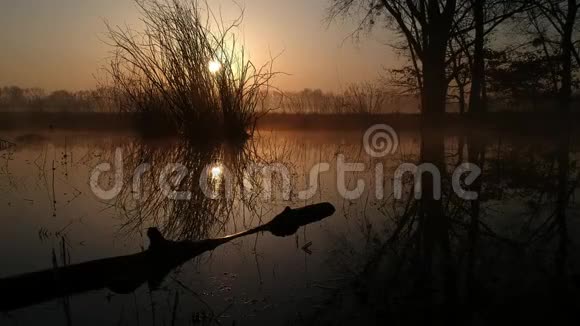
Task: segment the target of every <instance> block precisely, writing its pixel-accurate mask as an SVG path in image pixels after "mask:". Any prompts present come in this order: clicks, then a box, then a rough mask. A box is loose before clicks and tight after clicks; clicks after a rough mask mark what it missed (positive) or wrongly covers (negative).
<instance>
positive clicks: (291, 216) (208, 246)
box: [0, 203, 334, 311]
mask: <svg viewBox="0 0 580 326" xmlns="http://www.w3.org/2000/svg"><path fill="white" fill-rule="evenodd" d="M332 214H334V207H333V206H332V205H331V204H329V203H322V204H316V205H310V206H306V207H302V208H298V209H290V208H289V207H287V208H286V209H285V210H284V211H283V212H282V213H280V214H278V215H277V216H276V217H274V219H272V221H270V222H269V223H266V224H264V225H261V226H258V227H256V228H253V229H250V230H247V231H244V232H240V233H236V234H232V235H229V236H225V237H222V238H216V239H206V240H201V241H189V240H185V241H171V240H167V239H165V238H164V237H163V235H162V234H161V232H159V230H157V229H156V228H150V229H149V230H148V231H147V236H148V237H149V241H150V243H149V248H148V249H147V250H145V251H143V252H140V253H136V254H133V255H127V256H119V257H113V258H106V259H100V260H94V261H89V262H85V263H80V264H75V265H69V266H64V267H60V268H54V269H49V270H44V271H39V272H34V273H27V274H21V275H17V276H12V277H8V278H4V279H0V311H10V310H14V309H19V308H23V307H27V306H31V305H34V304H38V303H41V302H45V301H49V300H52V299H55V298H59V297H64V296H69V295H73V294H78V293H83V292H87V291H92V290H99V289H103V288H108V289H110V290H111V291H113V292H116V293H131V292H133V291H135V290H136V289H137V288H138V287H140V286H141V285H142V284H144V283H145V282H147V283H148V284H149V286H150V287H151V288H153V289H155V288H157V286H158V285H159V284H160V283H161V282H162V281H163V279H164V278H165V276H166V275H167V274H168V273H169V272H171V270H173V269H175V268H177V267H178V266H180V265H182V264H183V263H185V262H187V261H188V260H190V259H193V258H195V257H196V256H199V255H201V254H202V253H204V252H207V251H210V250H213V249H215V248H217V247H219V246H220V245H222V244H224V243H227V242H229V241H232V240H234V239H237V238H240V237H243V236H247V235H250V234H255V233H258V232H271V233H272V234H274V235H275V236H289V235H292V234H294V233H296V231H297V230H298V229H299V228H300V227H302V226H305V225H307V224H310V223H314V222H317V221H320V220H322V219H324V218H326V217H329V216H331V215H332Z"/></svg>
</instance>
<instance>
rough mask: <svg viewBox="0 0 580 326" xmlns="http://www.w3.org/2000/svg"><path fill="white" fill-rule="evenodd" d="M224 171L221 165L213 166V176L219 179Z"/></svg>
mask: <svg viewBox="0 0 580 326" xmlns="http://www.w3.org/2000/svg"><path fill="white" fill-rule="evenodd" d="M222 173H223V170H222V168H221V166H214V167H213V168H211V176H212V177H213V178H214V179H218V178H219V177H220V176H221V175H222Z"/></svg>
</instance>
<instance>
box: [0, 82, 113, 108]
mask: <svg viewBox="0 0 580 326" xmlns="http://www.w3.org/2000/svg"><path fill="white" fill-rule="evenodd" d="M115 110H118V109H117V105H116V104H115V103H114V101H113V97H112V96H111V91H110V90H109V89H107V88H97V89H94V90H83V91H76V92H70V91H66V90H57V91H53V92H46V91H45V90H43V89H41V88H21V87H18V86H5V87H1V88H0V111H9V112H71V113H73V112H113V111H115Z"/></svg>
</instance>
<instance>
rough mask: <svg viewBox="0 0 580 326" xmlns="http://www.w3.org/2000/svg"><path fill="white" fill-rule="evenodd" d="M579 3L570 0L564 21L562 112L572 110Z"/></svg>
mask: <svg viewBox="0 0 580 326" xmlns="http://www.w3.org/2000/svg"><path fill="white" fill-rule="evenodd" d="M577 12H578V5H577V4H576V0H568V13H567V15H566V21H565V23H564V26H563V27H564V28H563V33H562V40H561V45H560V46H561V49H562V54H561V60H562V72H561V74H562V76H561V77H562V84H561V86H560V87H561V88H560V110H561V113H562V114H567V113H568V111H569V110H570V97H571V96H572V47H573V46H574V45H573V43H572V34H573V32H574V24H575V22H576V14H577Z"/></svg>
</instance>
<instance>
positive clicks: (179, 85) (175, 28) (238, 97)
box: [107, 0, 274, 138]
mask: <svg viewBox="0 0 580 326" xmlns="http://www.w3.org/2000/svg"><path fill="white" fill-rule="evenodd" d="M135 3H136V4H137V5H138V6H139V9H140V13H141V16H142V20H143V22H144V24H145V29H144V30H143V31H135V30H132V29H129V28H121V27H113V26H108V29H109V39H110V43H111V45H112V46H113V49H114V50H113V51H114V59H113V60H112V62H111V64H110V66H109V67H108V69H107V71H108V73H109V76H110V77H111V79H112V83H113V87H114V89H115V91H116V93H117V98H118V99H119V102H120V105H121V110H122V111H124V112H137V113H140V114H143V115H144V116H145V117H146V118H149V119H153V120H152V123H151V124H150V126H151V127H152V126H153V125H163V124H165V125H167V124H169V125H170V126H171V127H172V128H175V130H176V131H177V132H178V133H180V134H197V135H206V136H207V137H222V136H226V137H229V136H232V137H233V138H240V137H241V138H245V137H247V135H248V133H249V132H250V133H251V132H252V131H253V127H254V124H255V122H256V119H257V118H258V114H257V112H256V108H257V106H258V105H259V104H260V103H261V102H262V100H263V98H264V96H265V95H266V94H267V90H268V87H269V82H270V79H271V78H272V77H273V76H274V73H273V72H272V70H271V63H268V64H266V65H264V66H261V67H256V66H254V64H252V62H251V61H249V59H248V57H247V54H246V52H245V50H244V47H243V45H241V44H239V41H238V38H237V37H236V34H235V30H236V28H237V27H238V26H239V24H240V23H241V21H242V16H243V14H242V15H240V17H238V19H237V20H235V21H234V22H233V23H231V25H224V23H223V21H222V20H220V17H216V16H215V15H214V14H213V13H212V12H211V11H210V9H209V7H208V5H207V4H205V5H204V2H202V1H198V0H192V1H183V0H167V1H163V0H159V1H158V0H135ZM222 133H224V134H222Z"/></svg>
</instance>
